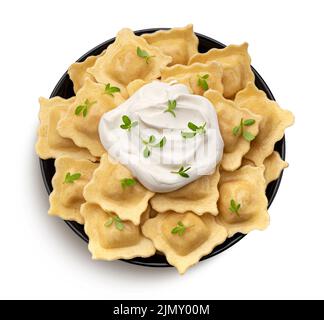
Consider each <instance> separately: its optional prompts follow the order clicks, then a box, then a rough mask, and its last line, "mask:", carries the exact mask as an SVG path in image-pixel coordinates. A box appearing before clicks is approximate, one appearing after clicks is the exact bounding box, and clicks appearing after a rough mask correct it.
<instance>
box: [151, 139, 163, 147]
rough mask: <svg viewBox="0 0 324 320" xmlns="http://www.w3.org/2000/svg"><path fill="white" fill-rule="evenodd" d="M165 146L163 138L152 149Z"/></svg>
mask: <svg viewBox="0 0 324 320" xmlns="http://www.w3.org/2000/svg"><path fill="white" fill-rule="evenodd" d="M165 144H166V137H163V138H162V139H161V140H160V142H158V143H157V144H155V145H154V146H153V147H159V148H163V147H164V146H165Z"/></svg>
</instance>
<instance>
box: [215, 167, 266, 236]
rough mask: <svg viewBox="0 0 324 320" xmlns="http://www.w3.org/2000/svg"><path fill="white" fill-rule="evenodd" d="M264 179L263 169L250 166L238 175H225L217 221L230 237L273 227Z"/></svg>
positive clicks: (220, 188)
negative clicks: (268, 209) (270, 222)
mask: <svg viewBox="0 0 324 320" xmlns="http://www.w3.org/2000/svg"><path fill="white" fill-rule="evenodd" d="M263 175H264V167H263V166H262V167H252V166H249V165H247V166H244V167H241V168H240V169H238V170H236V171H234V172H227V171H222V172H221V179H220V183H219V201H218V210H219V214H218V216H217V217H216V220H217V221H218V223H220V224H221V225H223V226H224V227H225V228H226V230H227V232H228V235H229V237H231V236H233V235H234V234H235V233H237V232H240V233H244V234H246V233H248V232H250V231H252V230H255V229H258V230H264V229H265V228H266V227H267V226H268V225H269V215H268V212H267V205H268V200H267V197H266V195H265V189H266V182H265V179H264V176H263ZM235 209H237V210H235Z"/></svg>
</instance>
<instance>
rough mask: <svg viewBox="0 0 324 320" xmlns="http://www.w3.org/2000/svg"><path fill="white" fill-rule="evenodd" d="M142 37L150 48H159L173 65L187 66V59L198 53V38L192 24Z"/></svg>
mask: <svg viewBox="0 0 324 320" xmlns="http://www.w3.org/2000/svg"><path fill="white" fill-rule="evenodd" d="M142 37H143V38H144V39H145V40H146V41H147V42H148V43H149V44H150V45H152V46H156V47H159V48H160V49H161V50H162V52H163V53H164V54H165V55H167V56H171V57H172V63H171V65H174V64H188V61H189V59H190V58H191V57H192V56H193V55H194V54H196V53H197V52H198V41H199V40H198V38H197V36H196V35H195V33H194V31H193V26H192V24H188V25H187V26H186V27H183V28H172V29H170V30H159V31H156V32H154V33H148V34H143V35H142Z"/></svg>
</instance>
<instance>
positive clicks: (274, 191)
mask: <svg viewBox="0 0 324 320" xmlns="http://www.w3.org/2000/svg"><path fill="white" fill-rule="evenodd" d="M168 29H170V28H149V29H141V30H136V31H134V33H135V34H136V35H141V34H144V33H153V32H155V31H158V30H168ZM195 34H196V35H197V37H198V38H199V40H200V39H203V40H205V41H209V42H212V43H213V44H215V46H218V47H226V46H225V45H224V44H223V43H221V42H219V41H217V40H215V39H213V38H210V37H208V36H206V35H203V34H200V33H197V32H196V33H195ZM114 40H115V38H111V39H109V40H106V41H104V42H103V43H101V44H99V45H97V46H95V47H94V48H93V49H91V50H89V51H88V52H86V53H85V54H84V55H82V56H81V57H80V58H79V59H78V60H77V61H76V62H82V61H84V60H85V59H86V58H87V57H88V56H89V55H93V54H94V52H95V51H98V50H100V49H101V48H102V47H105V46H107V45H109V44H110V43H112V42H113V41H114ZM251 68H252V70H253V72H254V74H255V78H256V81H258V82H259V85H261V86H262V90H264V91H265V92H266V94H267V96H268V98H269V99H271V100H274V101H275V98H274V96H273V94H272V92H271V90H270V88H269V87H268V85H267V84H266V82H265V81H264V79H263V78H262V77H261V75H260V74H259V73H258V72H257V71H256V70H255V69H254V68H253V66H251ZM66 77H67V71H66V72H65V73H64V74H63V76H62V77H61V78H60V80H59V81H58V82H57V84H56V86H55V87H54V89H53V91H52V93H51V95H50V98H52V97H54V96H56V95H57V93H58V91H59V90H60V88H61V86H62V84H63V83H64V81H65V80H66ZM277 143H279V144H280V146H279V150H277V151H278V152H279V154H280V156H281V158H282V159H283V160H285V157H286V141H285V136H283V138H282V139H281V140H280V141H278V142H277ZM45 161H46V160H43V159H39V162H40V169H41V174H42V178H43V181H44V184H45V188H46V191H47V193H48V194H50V193H51V186H50V185H49V184H48V183H47V178H46V172H45V165H44V163H45ZM282 175H283V172H281V174H280V176H279V178H278V179H277V180H276V181H273V182H272V183H271V195H270V197H269V198H268V208H269V207H270V206H271V204H272V202H273V200H274V198H275V196H276V194H277V192H278V190H279V186H280V183H281V179H282ZM64 222H65V223H66V224H67V225H68V226H69V228H70V229H71V230H72V231H73V232H74V233H75V234H76V235H77V236H79V237H80V238H81V239H82V240H84V241H85V242H88V238H87V237H86V236H85V234H83V233H82V232H81V231H80V230H79V229H78V228H77V227H76V225H77V223H76V222H74V221H67V220H64ZM245 236H246V234H241V233H237V234H235V235H234V236H232V237H231V238H228V239H227V240H226V242H225V243H224V244H222V245H220V246H218V247H216V248H215V249H214V250H213V251H212V252H211V253H210V254H208V255H206V256H204V257H203V258H202V259H201V260H200V261H203V260H206V259H209V258H211V257H214V256H216V255H218V254H220V253H222V252H223V251H225V250H227V249H229V248H230V247H232V246H233V245H235V244H236V243H238V242H239V241H240V240H242V239H243V238H244V237H245ZM156 256H157V255H155V256H153V257H156ZM157 257H159V256H157ZM121 261H124V262H127V263H130V264H135V265H140V266H145V267H172V266H171V265H170V264H169V263H168V262H160V261H158V262H154V261H146V260H145V258H134V259H131V260H124V259H121Z"/></svg>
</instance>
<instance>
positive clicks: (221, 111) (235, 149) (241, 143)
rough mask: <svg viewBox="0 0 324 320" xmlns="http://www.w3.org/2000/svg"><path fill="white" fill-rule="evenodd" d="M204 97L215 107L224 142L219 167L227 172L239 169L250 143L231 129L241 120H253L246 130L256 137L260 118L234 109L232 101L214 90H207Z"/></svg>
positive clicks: (246, 111) (249, 112)
mask: <svg viewBox="0 0 324 320" xmlns="http://www.w3.org/2000/svg"><path fill="white" fill-rule="evenodd" d="M204 96H205V97H206V98H207V99H209V101H210V102H211V103H212V104H213V105H214V106H215V109H216V112H217V117H218V123H219V127H220V131H221V134H222V137H223V141H224V153H223V159H222V162H221V166H222V168H223V169H225V170H227V171H234V170H236V169H237V168H239V167H240V165H241V162H242V158H243V156H244V155H245V154H246V153H247V152H248V151H249V150H250V144H251V142H250V141H248V140H246V139H245V138H244V137H243V136H242V135H235V134H234V133H233V129H234V128H235V127H237V126H239V125H240V123H241V120H243V121H244V120H250V119H253V120H254V121H255V123H254V124H253V125H251V126H248V127H247V128H246V130H248V132H249V133H251V134H252V135H253V136H257V135H258V133H259V126H260V121H261V119H262V118H261V116H259V115H257V114H254V113H252V112H251V111H249V110H247V109H240V108H238V107H236V105H235V104H234V103H233V101H231V100H227V99H225V98H223V96H222V95H221V94H220V93H219V92H217V91H215V90H208V91H207V92H206V93H205V95H204ZM244 130H245V129H244Z"/></svg>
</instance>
